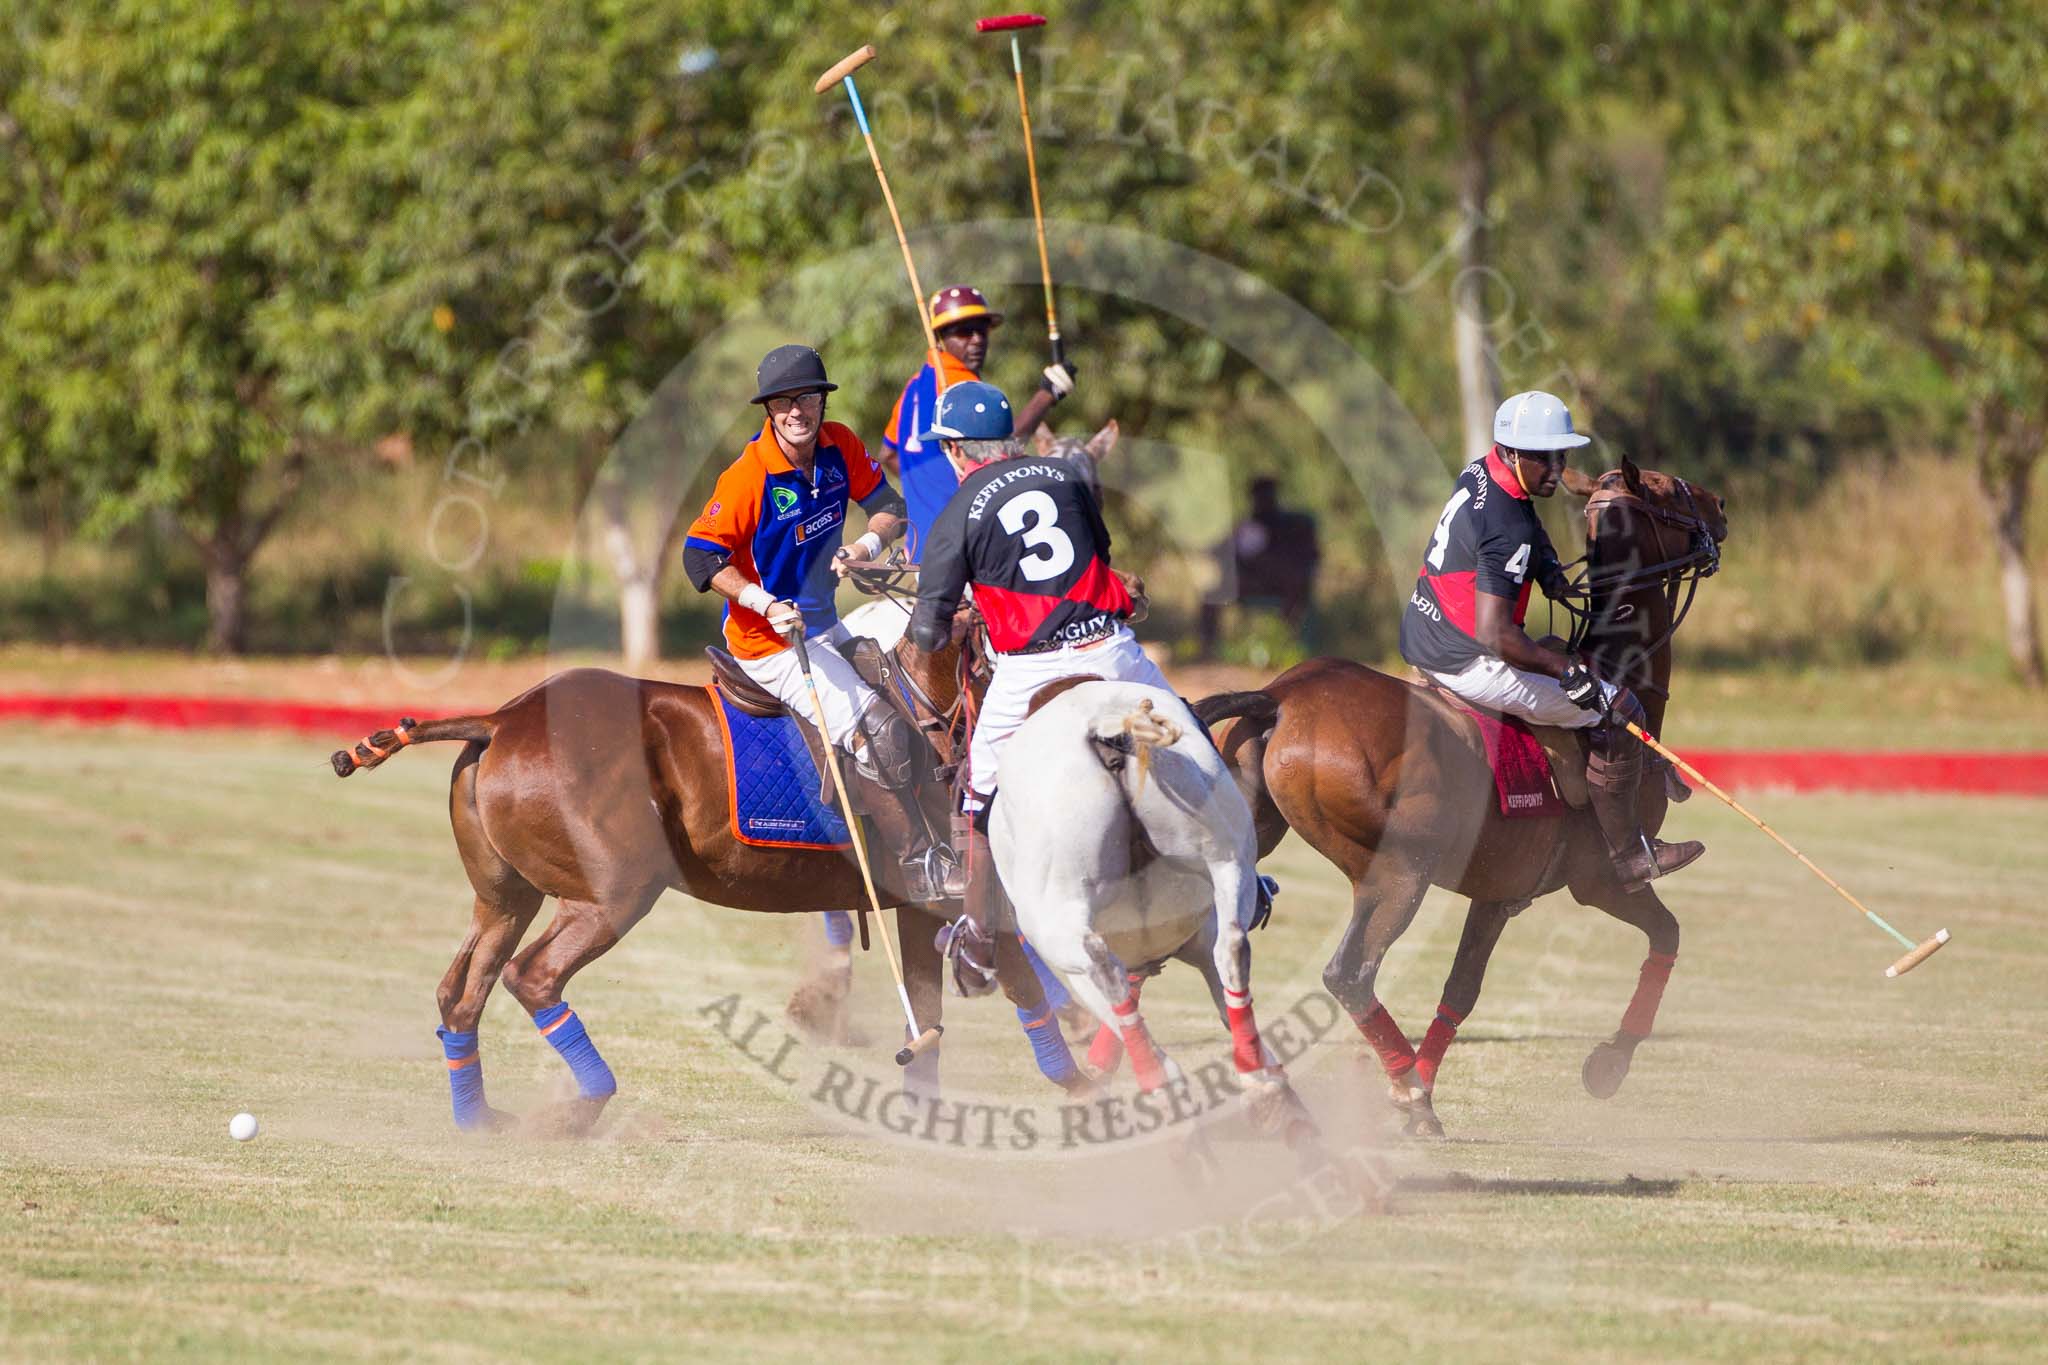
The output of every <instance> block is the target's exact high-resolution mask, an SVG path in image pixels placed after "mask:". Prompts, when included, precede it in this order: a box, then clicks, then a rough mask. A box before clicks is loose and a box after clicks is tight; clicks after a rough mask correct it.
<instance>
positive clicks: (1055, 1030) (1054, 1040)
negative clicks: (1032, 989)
mask: <svg viewBox="0 0 2048 1365" xmlns="http://www.w3.org/2000/svg"><path fill="white" fill-rule="evenodd" d="M1017 1022H1018V1023H1020V1024H1022V1025H1023V1026H1024V1036H1025V1037H1026V1038H1029V1039H1030V1040H1031V1055H1032V1056H1033V1057H1036V1058H1037V1059H1038V1069H1039V1071H1040V1072H1041V1073H1043V1074H1044V1076H1045V1078H1046V1079H1047V1080H1049V1081H1051V1082H1052V1083H1053V1084H1055V1085H1060V1084H1064V1083H1065V1082H1067V1081H1070V1080H1072V1079H1073V1078H1074V1072H1075V1069H1076V1068H1075V1066H1074V1054H1073V1053H1072V1052H1070V1051H1068V1050H1067V1036H1066V1035H1065V1034H1064V1033H1061V1032H1060V1021H1059V1020H1057V1019H1055V1018H1053V1015H1052V1011H1051V1010H1050V1009H1047V1010H1046V1012H1045V1014H1044V1015H1043V1016H1042V1017H1040V1018H1039V1019H1038V1020H1037V1021H1036V1022H1033V1020H1032V1018H1031V1012H1030V1011H1029V1010H1018V1011H1017Z"/></svg>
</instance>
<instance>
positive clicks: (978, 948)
mask: <svg viewBox="0 0 2048 1365" xmlns="http://www.w3.org/2000/svg"><path fill="white" fill-rule="evenodd" d="M932 946H933V947H934V948H937V949H938V950H939V956H940V957H942V958H944V959H945V961H946V967H947V971H946V979H947V980H948V981H950V982H951V983H952V985H953V993H954V994H955V995H957V996H959V997H960V998H961V999H963V1000H972V999H973V998H974V997H976V996H978V995H987V994H988V993H989V992H990V991H993V990H994V989H995V988H996V967H995V961H996V945H995V940H993V939H991V938H990V937H989V936H988V935H986V934H984V933H982V931H981V926H980V925H978V924H976V923H975V922H974V921H973V920H972V919H971V918H969V917H968V916H966V915H962V916H961V917H960V918H959V919H956V920H954V921H953V922H952V923H951V924H948V925H946V926H945V927H944V928H942V929H940V930H939V932H938V934H937V935H936V936H935V937H934V938H933V939H932Z"/></svg>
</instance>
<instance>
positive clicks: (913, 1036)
mask: <svg viewBox="0 0 2048 1365" xmlns="http://www.w3.org/2000/svg"><path fill="white" fill-rule="evenodd" d="M870 55H872V50H870ZM789 636H790V640H791V641H792V642H793V643H794V644H795V645H796V661H797V665H798V667H800V668H802V669H803V671H804V686H805V687H806V688H808V689H809V690H810V694H811V714H812V715H814V716H816V717H817V718H818V738H820V739H822V740H823V741H825V766H826V767H827V768H828V769H829V770H830V771H831V773H832V790H833V792H834V793H836V794H837V795H838V797H839V814H840V815H841V816H842V817H844V819H845V820H846V829H847V833H848V834H850V835H851V836H852V837H853V856H854V858H855V860H856V861H858V862H859V863H860V880H861V884H862V885H863V886H865V887H866V888H867V891H868V905H869V906H870V907H871V908H872V909H873V910H874V912H875V927H876V928H877V929H879V930H881V931H882V953H883V955H884V956H885V957H887V958H888V959H889V970H890V972H892V973H893V974H894V975H895V977H896V998H897V999H898V1000H901V1001H902V1002H903V1017H904V1018H905V1019H907V1020H909V1021H910V1042H909V1043H908V1044H906V1045H905V1046H904V1047H902V1048H901V1049H899V1050H898V1051H897V1053H896V1065H898V1066H909V1065H910V1059H911V1058H913V1057H915V1056H917V1054H918V1053H920V1052H923V1051H924V1050H925V1049H926V1048H928V1047H930V1046H931V1045H932V1044H933V1043H936V1042H937V1041H939V1035H940V1034H942V1033H944V1032H945V1031H946V1027H945V1025H943V1024H933V1025H932V1026H931V1027H930V1028H928V1029H924V1030H922V1031H920V1030H919V1028H918V1027H917V1011H916V1010H914V1009H912V1008H911V1007H910V988H909V987H907V986H905V985H904V984H903V960H902V959H901V958H899V957H897V956H896V940H895V939H893V938H891V937H890V936H889V921H888V920H887V919H886V918H885V917H884V916H883V914H882V898H881V897H880V896H877V895H876V894H875V874H874V873H873V872H872V871H871V870H870V869H869V867H868V845H867V840H866V839H865V838H863V837H862V835H861V827H860V819H859V817H857V816H856V815H854V813H853V803H852V802H851V801H849V800H848V799H847V797H846V783H845V782H843V781H841V780H840V776H839V751H838V749H837V747H836V746H835V745H834V744H833V741H832V731H831V729H830V728H829V727H827V726H826V724H825V707H824V705H823V704H822V703H821V702H820V701H819V700H818V680H817V679H816V678H815V677H813V676H812V675H811V651H810V647H809V646H808V645H807V644H805V642H804V626H803V622H801V621H799V622H797V624H796V628H795V629H793V630H792V631H790V633H789Z"/></svg>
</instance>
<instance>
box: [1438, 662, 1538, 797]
mask: <svg viewBox="0 0 2048 1365" xmlns="http://www.w3.org/2000/svg"><path fill="white" fill-rule="evenodd" d="M1442 695H1443V697H1444V698H1445V700H1447V701H1449V702H1450V703H1451V704H1452V705H1453V706H1456V707H1457V708H1458V709H1459V710H1460V711H1463V712H1464V713H1465V714H1466V715H1468V716H1470V717H1472V719H1473V720H1475V721H1477V722H1479V737H1480V739H1481V740H1482V741H1484V742H1485V744H1486V763H1487V766H1488V767H1490V768H1492V769H1493V789H1494V791H1495V793H1496V794H1498V795H1499V797H1500V813H1501V815H1502V816H1503V817H1505V818H1506V819H1509V820H1547V819H1553V818H1556V817H1558V816H1561V815H1563V814H1564V813H1565V804H1564V798H1563V797H1561V796H1559V795H1558V794H1557V783H1556V782H1555V781H1554V780H1553V779H1552V778H1551V776H1550V755H1549V754H1547V753H1545V752H1544V750H1543V746H1542V745H1541V744H1539V743H1537V741H1536V736H1535V735H1533V734H1531V733H1530V731H1529V726H1528V723H1527V722H1525V721H1522V720H1519V719H1517V718H1516V717H1514V716H1503V715H1500V714H1498V713H1496V712H1492V711H1480V710H1476V709H1474V708H1473V707H1470V706H1467V705H1465V704H1464V703H1463V702H1461V701H1459V700H1458V698H1457V697H1455V696H1452V695H1451V694H1450V693H1449V692H1445V693H1443V694H1442Z"/></svg>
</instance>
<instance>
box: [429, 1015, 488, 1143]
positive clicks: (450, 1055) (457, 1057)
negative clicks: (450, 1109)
mask: <svg viewBox="0 0 2048 1365" xmlns="http://www.w3.org/2000/svg"><path fill="white" fill-rule="evenodd" d="M434 1036H435V1037H436V1038H439V1039H440V1040H441V1055H442V1056H443V1057H446V1058H447V1059H448V1098H449V1099H450V1100H452V1101H454V1104H455V1126H456V1127H457V1128H460V1129H462V1130H463V1131H464V1132H467V1131H469V1130H470V1129H472V1128H477V1127H481V1126H482V1125H483V1124H484V1123H485V1121H486V1120H488V1119H489V1118H490V1114H491V1107H490V1105H488V1104H486V1103H484V1064H483V1061H482V1059H481V1058H479V1057H478V1056H477V1055H476V1034H474V1033H451V1032H449V1031H448V1030H447V1029H445V1028H437V1029H435V1030H434Z"/></svg>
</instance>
